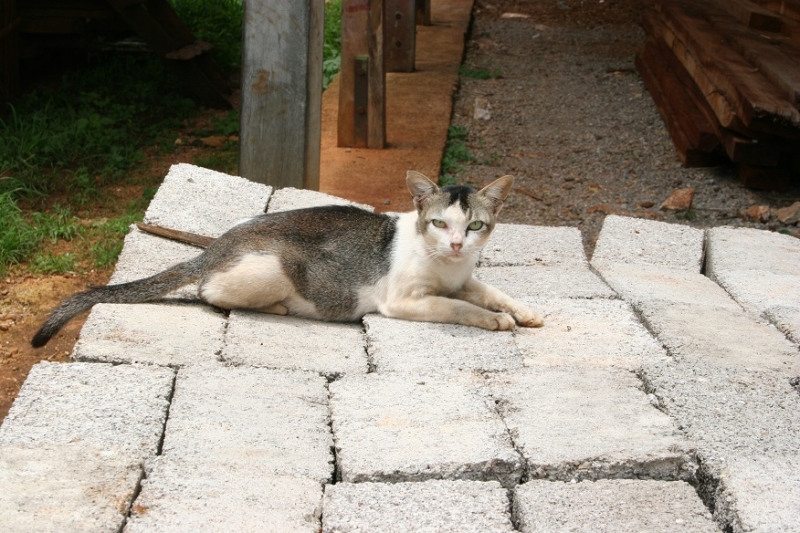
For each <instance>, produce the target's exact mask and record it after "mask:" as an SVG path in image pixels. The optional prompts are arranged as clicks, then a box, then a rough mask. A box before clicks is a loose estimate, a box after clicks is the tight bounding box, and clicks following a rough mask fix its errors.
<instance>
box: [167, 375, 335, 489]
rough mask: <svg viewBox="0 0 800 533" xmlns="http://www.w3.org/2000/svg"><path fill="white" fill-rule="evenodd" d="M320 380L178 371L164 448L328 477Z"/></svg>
mask: <svg viewBox="0 0 800 533" xmlns="http://www.w3.org/2000/svg"><path fill="white" fill-rule="evenodd" d="M332 446H333V440H332V437H331V433H330V428H329V415H328V393H327V389H326V382H325V379H324V378H322V377H320V376H318V375H316V374H312V373H310V372H292V371H283V370H270V369H266V368H213V369H212V368H198V367H186V368H184V369H181V370H180V371H179V372H178V377H177V380H176V382H175V395H174V398H173V400H172V405H171V407H170V412H169V421H168V423H167V430H166V437H165V439H164V446H163V453H164V455H165V456H166V457H169V458H171V459H174V460H180V461H186V462H192V463H204V462H209V461H213V462H216V463H218V464H221V465H225V464H227V465H233V466H236V467H237V468H238V467H239V466H243V467H247V465H250V466H251V467H252V468H258V469H263V470H266V471H270V472H273V473H275V474H279V475H294V476H300V477H307V478H309V479H313V480H315V481H317V482H318V483H322V482H325V481H326V480H328V479H330V478H331V476H332V475H333V456H332V454H331V449H332Z"/></svg>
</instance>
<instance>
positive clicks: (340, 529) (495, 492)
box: [322, 480, 515, 533]
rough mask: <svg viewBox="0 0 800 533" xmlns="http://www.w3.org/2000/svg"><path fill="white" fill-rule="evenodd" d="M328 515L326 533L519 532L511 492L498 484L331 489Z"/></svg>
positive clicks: (369, 485)
mask: <svg viewBox="0 0 800 533" xmlns="http://www.w3.org/2000/svg"><path fill="white" fill-rule="evenodd" d="M322 517H323V519H322V531H323V533H355V532H365V531H391V532H392V533H417V532H420V531H424V532H426V533H448V532H455V531H457V532H459V533H471V532H474V533H506V532H509V533H510V532H513V531H515V530H514V527H513V526H512V524H511V517H510V514H509V510H508V497H507V496H506V490H505V489H503V488H502V487H501V486H500V484H499V483H497V482H494V481H489V482H481V481H438V480H430V481H424V482H421V483H391V484H389V483H355V484H354V483H339V484H337V485H328V486H327V487H326V488H325V498H324V500H323V508H322Z"/></svg>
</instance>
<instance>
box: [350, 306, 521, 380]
mask: <svg viewBox="0 0 800 533" xmlns="http://www.w3.org/2000/svg"><path fill="white" fill-rule="evenodd" d="M364 324H365V325H366V330H367V351H368V353H369V357H370V362H371V365H372V366H373V367H374V369H375V370H376V371H377V372H379V373H383V372H405V373H418V374H429V373H438V372H444V373H452V372H458V371H459V370H474V371H488V372H494V371H500V370H511V369H514V368H521V367H522V359H521V358H520V355H519V350H518V349H517V347H516V345H515V344H514V338H513V335H512V333H511V332H510V331H488V330H485V329H481V328H474V327H469V326H461V325H456V324H434V323H430V322H411V321H408V320H398V319H393V318H386V317H383V316H381V315H367V316H365V317H364Z"/></svg>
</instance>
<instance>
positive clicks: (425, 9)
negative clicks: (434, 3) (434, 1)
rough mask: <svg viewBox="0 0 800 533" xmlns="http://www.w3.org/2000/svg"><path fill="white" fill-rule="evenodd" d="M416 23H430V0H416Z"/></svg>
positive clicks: (422, 24)
mask: <svg viewBox="0 0 800 533" xmlns="http://www.w3.org/2000/svg"><path fill="white" fill-rule="evenodd" d="M416 4H417V17H416V18H417V24H419V25H420V26H430V25H431V0H416Z"/></svg>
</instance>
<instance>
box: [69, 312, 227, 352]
mask: <svg viewBox="0 0 800 533" xmlns="http://www.w3.org/2000/svg"><path fill="white" fill-rule="evenodd" d="M224 333H225V316H224V315H223V314H222V313H220V312H218V311H216V310H214V309H213V308H212V307H210V306H207V305H189V304H186V305H175V304H98V305H96V306H94V308H93V309H92V312H91V314H90V315H89V318H88V320H87V321H86V323H85V324H84V326H83V329H81V335H80V337H79V338H78V342H77V343H76V344H75V348H74V349H73V351H72V357H73V359H75V360H78V361H100V362H104V363H137V362H138V363H153V364H157V365H164V366H184V365H200V364H215V363H217V360H218V358H219V353H220V351H221V350H222V338H223V334H224Z"/></svg>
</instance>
